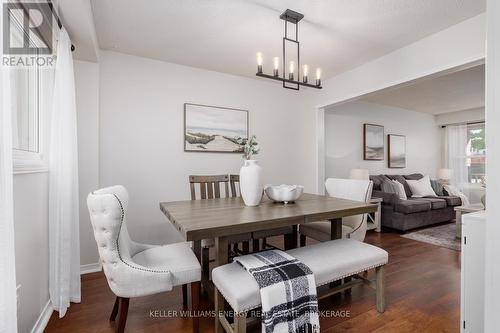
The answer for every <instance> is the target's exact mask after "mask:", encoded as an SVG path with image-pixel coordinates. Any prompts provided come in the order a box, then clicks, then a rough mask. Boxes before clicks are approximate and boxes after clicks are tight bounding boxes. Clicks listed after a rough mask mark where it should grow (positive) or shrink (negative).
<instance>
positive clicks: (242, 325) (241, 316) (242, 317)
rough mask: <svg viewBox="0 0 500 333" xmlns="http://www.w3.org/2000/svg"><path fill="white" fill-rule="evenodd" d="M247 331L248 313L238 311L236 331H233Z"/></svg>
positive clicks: (237, 332) (238, 332)
mask: <svg viewBox="0 0 500 333" xmlns="http://www.w3.org/2000/svg"><path fill="white" fill-rule="evenodd" d="M246 332H247V314H246V312H245V313H238V314H236V315H235V316H234V332H233V333H246Z"/></svg>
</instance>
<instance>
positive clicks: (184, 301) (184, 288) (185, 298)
mask: <svg viewBox="0 0 500 333" xmlns="http://www.w3.org/2000/svg"><path fill="white" fill-rule="evenodd" d="M182 305H184V306H186V305H188V289H187V284H183V285H182Z"/></svg>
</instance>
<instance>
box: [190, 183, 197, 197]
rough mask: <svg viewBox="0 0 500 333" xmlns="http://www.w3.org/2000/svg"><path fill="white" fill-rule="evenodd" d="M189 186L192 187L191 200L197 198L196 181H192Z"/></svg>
mask: <svg viewBox="0 0 500 333" xmlns="http://www.w3.org/2000/svg"><path fill="white" fill-rule="evenodd" d="M189 187H191V200H196V192H195V190H194V183H190V184H189Z"/></svg>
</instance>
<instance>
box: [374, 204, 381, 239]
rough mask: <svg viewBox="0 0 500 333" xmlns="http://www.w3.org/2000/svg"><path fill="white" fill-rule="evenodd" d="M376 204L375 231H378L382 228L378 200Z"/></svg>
mask: <svg viewBox="0 0 500 333" xmlns="http://www.w3.org/2000/svg"><path fill="white" fill-rule="evenodd" d="M377 206H378V207H377V211H376V212H375V231H376V232H380V231H381V229H382V205H381V204H380V202H379V203H378V204H377Z"/></svg>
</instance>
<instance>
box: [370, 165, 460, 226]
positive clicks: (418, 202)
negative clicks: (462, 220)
mask: <svg viewBox="0 0 500 333" xmlns="http://www.w3.org/2000/svg"><path fill="white" fill-rule="evenodd" d="M422 177H423V175H421V174H411V175H405V176H403V175H375V176H370V179H371V180H372V181H373V194H372V196H373V197H378V198H382V199H383V202H382V226H384V227H388V228H392V229H397V230H399V231H402V232H405V231H407V230H410V229H415V228H419V227H424V226H427V225H432V224H436V223H442V222H447V221H451V220H453V219H454V218H455V212H454V207H456V206H460V205H461V204H462V200H461V199H460V198H459V197H456V196H449V195H446V194H447V193H444V195H439V196H436V197H425V198H412V197H411V196H412V193H411V189H410V186H409V185H408V183H407V182H406V180H407V179H417V180H418V179H420V178H422ZM389 179H394V180H397V181H399V182H400V183H402V184H403V186H404V188H405V192H406V195H407V197H408V200H401V199H399V197H398V195H397V194H395V193H387V192H382V190H381V185H382V183H383V182H384V181H387V180H389Z"/></svg>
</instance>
